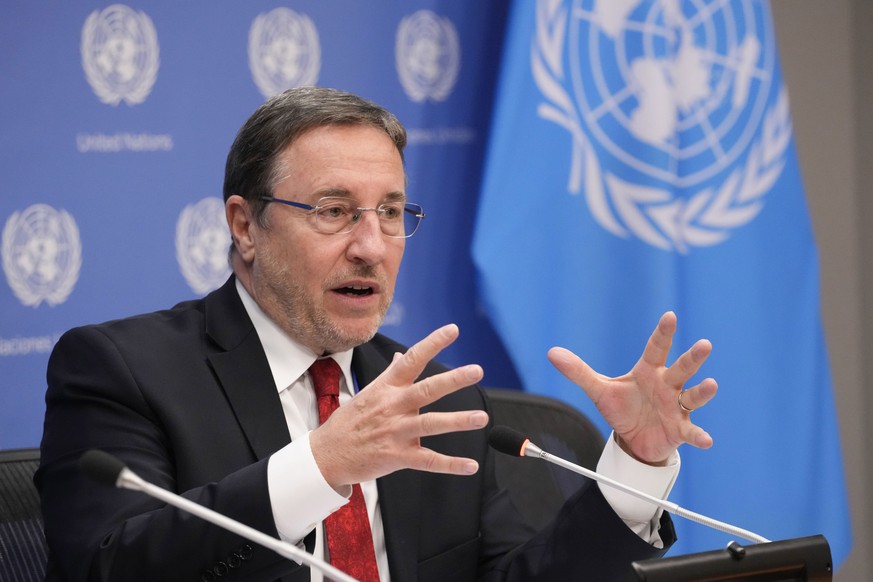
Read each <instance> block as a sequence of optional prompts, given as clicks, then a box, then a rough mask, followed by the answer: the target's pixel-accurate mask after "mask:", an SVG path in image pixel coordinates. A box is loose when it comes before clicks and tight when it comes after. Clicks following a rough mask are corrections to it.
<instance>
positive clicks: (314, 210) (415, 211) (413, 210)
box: [260, 196, 427, 238]
mask: <svg viewBox="0 0 873 582" xmlns="http://www.w3.org/2000/svg"><path fill="white" fill-rule="evenodd" d="M260 199H261V200H263V201H265V202H278V203H279V204H285V205H286V206H291V207H293V208H300V209H301V210H305V211H306V212H307V215H309V216H312V215H315V223H316V225H317V224H318V211H319V210H320V209H321V208H322V207H320V206H319V202H321V201H322V200H325V199H335V200H349V201H352V199H351V198H348V197H344V196H324V197H322V198H319V199H318V200H317V201H316V203H315V206H313V205H311V204H306V203H305V202H294V201H293V200H285V199H284V198H276V197H275V196H261V197H260ZM385 205H386V204H385V203H382V204H380V205H379V206H376V207H375V208H365V207H361V206H358V207H356V208H354V210H355V213H354V214H352V218H351V220H350V221H349V227H348V229H347V230H338V231H336V232H325V231H323V230H319V229H318V228H317V227H316V232H319V233H321V234H327V235H334V234H348V233H350V232H352V230H354V228H355V226H357V225H358V223H360V222H361V217H362V216H363V214H364V212H366V211H367V210H372V211H373V212H375V213H376V214H377V215H378V216H379V217H380V219H379V230H381V232H382V234H383V235H384V236H387V237H389V238H409V237H411V236H412V235H414V234H415V233H416V232H418V227H419V226H421V221H422V220H423V219H424V217H425V216H427V215H426V214H425V213H424V208H422V207H421V205H420V204H415V203H414V202H404V203H403V208H402V210H403V212H408V213H409V214H411V215H413V216H415V217H416V218H418V222H416V223H415V228H414V229H413V230H412V232H410V233H409V234H404V235H403V236H400V235H396V234H388V233H386V232H385V231H384V230H382V226H381V225H382V220H381V215H382V212H384V210H382V207H383V206H385Z"/></svg>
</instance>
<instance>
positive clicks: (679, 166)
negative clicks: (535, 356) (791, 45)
mask: <svg viewBox="0 0 873 582" xmlns="http://www.w3.org/2000/svg"><path fill="white" fill-rule="evenodd" d="M771 31H772V24H771V22H770V15H769V12H768V10H767V7H766V5H765V4H764V3H762V2H756V1H754V0H706V1H704V0H699V1H696V2H676V1H662V2H652V1H643V0H622V1H620V2H617V1H608V2H607V1H598V0H569V1H565V2H562V1H561V0H557V1H556V0H538V3H537V7H536V34H535V38H534V39H533V42H532V48H531V69H532V74H533V77H534V79H535V82H536V84H537V86H538V87H539V89H540V91H541V93H542V95H543V97H544V98H545V102H543V103H541V104H540V107H539V110H538V111H539V114H540V115H541V116H542V117H543V118H545V119H547V120H549V121H552V122H554V123H557V124H558V125H560V126H561V127H563V128H565V129H566V130H567V131H568V132H569V133H570V136H571V138H572V156H571V159H572V162H571V167H570V172H569V174H570V175H569V179H568V186H567V189H568V191H569V192H570V193H573V194H578V193H579V192H580V191H582V190H583V186H584V192H585V197H586V201H587V203H588V207H589V209H590V211H591V213H592V215H593V216H594V218H595V219H596V220H597V222H598V223H599V224H600V225H601V226H602V227H603V228H605V229H606V230H608V231H609V232H611V233H613V234H615V235H617V236H621V237H625V238H626V237H629V236H635V237H637V238H638V239H640V240H642V241H644V242H646V243H648V244H650V245H653V246H655V247H658V248H661V249H665V250H675V251H678V252H681V253H687V252H689V250H690V249H691V247H695V246H707V245H715V244H718V243H720V242H722V241H724V240H725V239H726V238H727V237H728V236H729V235H730V232H731V230H733V229H736V228H738V227H741V226H743V225H745V224H747V223H748V222H750V221H751V220H752V219H754V218H755V217H756V216H757V215H758V213H759V212H760V211H761V209H762V208H763V205H764V198H765V195H766V194H767V192H768V191H769V190H770V188H771V187H772V186H773V184H774V183H775V182H776V180H777V178H778V177H779V175H780V174H781V172H782V168H783V166H784V163H785V152H786V150H787V146H788V144H789V143H790V142H791V133H792V128H791V120H790V117H789V114H788V98H787V95H786V92H785V89H784V87H783V86H781V85H780V86H774V82H773V76H774V73H775V68H774V67H775V58H776V57H775V47H774V44H775V43H774V39H773V36H772V32H771ZM774 89H775V90H774ZM583 183H584V184H583Z"/></svg>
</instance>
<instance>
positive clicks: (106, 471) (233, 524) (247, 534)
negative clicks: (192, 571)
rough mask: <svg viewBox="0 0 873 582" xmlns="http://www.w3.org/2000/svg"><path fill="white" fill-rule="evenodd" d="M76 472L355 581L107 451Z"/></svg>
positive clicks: (342, 580)
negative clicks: (130, 466) (146, 477)
mask: <svg viewBox="0 0 873 582" xmlns="http://www.w3.org/2000/svg"><path fill="white" fill-rule="evenodd" d="M79 469H80V470H81V471H82V472H83V473H85V475H87V476H88V477H90V478H91V479H93V480H95V481H97V482H98V483H102V484H104V485H109V486H111V487H119V488H121V489H132V490H133V491H141V492H143V493H145V494H147V495H150V496H151V497H154V498H156V499H159V500H161V501H163V502H164V503H167V504H169V505H172V506H174V507H178V508H179V509H181V510H183V511H186V512H188V513H190V514H192V515H196V516H197V517H199V518H201V519H205V520H206V521H208V522H210V523H213V524H215V525H217V526H219V527H221V528H224V529H226V530H228V531H230V532H233V533H235V534H237V535H239V536H242V537H244V538H246V539H248V540H251V541H253V542H255V543H256V544H259V545H261V546H264V547H265V548H268V549H270V550H273V551H274V552H276V553H277V554H279V555H280V556H283V557H285V558H288V559H290V560H294V561H295V562H297V563H298V564H299V563H303V564H306V565H307V566H309V567H311V568H315V569H316V570H318V571H320V572H321V573H322V574H324V575H325V576H327V577H329V578H331V579H332V580H335V581H336V582H358V581H357V580H355V579H354V578H352V577H351V576H349V575H348V574H346V573H345V572H343V571H341V570H339V569H337V568H335V567H334V566H331V565H330V564H328V563H327V562H325V561H323V560H319V559H318V558H316V557H315V556H313V555H312V554H310V553H308V552H306V551H304V550H301V549H300V548H298V547H297V546H294V545H293V544H289V543H288V542H284V541H282V540H279V539H276V538H274V537H271V536H268V535H267V534H265V533H263V532H260V531H258V530H256V529H254V528H252V527H249V526H247V525H246V524H244V523H240V522H238V521H236V520H234V519H231V518H229V517H227V516H226V515H222V514H220V513H218V512H217V511H213V510H212V509H209V508H208V507H204V506H203V505H200V504H197V503H194V502H193V501H191V500H189V499H186V498H184V497H181V496H179V495H176V494H175V493H171V492H170V491H167V490H166V489H161V488H160V487H158V486H157V485H153V484H151V483H149V482H148V481H145V480H143V479H142V478H140V477H139V475H137V474H136V473H134V472H133V471H131V470H130V469H128V468H127V467H126V466H125V465H124V463H123V462H121V461H120V460H119V459H117V458H116V457H113V456H112V455H110V454H109V453H107V452H104V451H99V450H96V449H92V450H90V451H87V452H86V453H85V454H84V455H82V456H81V458H80V459H79Z"/></svg>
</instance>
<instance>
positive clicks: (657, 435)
mask: <svg viewBox="0 0 873 582" xmlns="http://www.w3.org/2000/svg"><path fill="white" fill-rule="evenodd" d="M675 332H676V315H675V314H674V313H673V312H667V313H665V314H664V315H662V316H661V319H660V321H659V322H658V326H657V327H656V328H655V331H654V332H653V333H652V335H651V336H650V337H649V341H648V343H647V344H646V347H645V349H644V350H643V355H642V357H641V358H640V359H639V361H638V362H637V363H636V365H635V366H634V367H633V368H632V369H631V371H630V372H628V373H627V374H625V375H623V376H619V377H617V378H610V377H607V376H604V375H602V374H598V373H597V372H595V371H594V370H593V369H592V368H591V367H590V366H589V365H588V364H586V363H585V362H584V361H583V360H582V359H581V358H579V357H578V356H577V355H575V354H574V353H572V352H571V351H569V350H567V349H564V348H559V347H555V348H552V349H551V350H549V361H550V362H552V364H553V365H554V366H555V367H556V368H557V369H558V370H559V371H560V372H561V373H562V374H564V376H566V377H567V378H568V379H570V380H571V381H573V382H575V383H576V384H578V385H579V386H581V387H582V389H583V390H585V393H586V394H587V395H588V397H589V398H590V399H591V400H592V401H593V402H594V404H595V405H596V406H597V409H598V410H599V411H600V414H602V415H603V417H604V418H605V419H606V421H607V422H608V423H609V425H610V426H612V428H613V429H614V430H615V433H616V435H617V436H618V442H619V444H620V445H621V446H622V448H623V449H624V450H625V451H627V452H628V453H630V454H631V455H633V456H634V457H636V458H637V459H639V460H640V461H643V462H646V463H650V464H655V465H657V464H661V463H663V462H664V461H665V460H666V459H667V458H668V457H669V456H670V454H671V453H672V452H673V451H674V450H676V448H677V447H678V446H679V445H681V444H683V443H689V444H691V445H693V446H695V447H699V448H709V447H711V446H712V437H710V436H709V434H708V433H707V432H706V431H704V430H703V429H702V428H700V427H699V426H697V425H695V424H694V423H692V422H691V419H690V413H689V411H691V410H694V409H697V408H700V407H701V406H703V405H705V404H706V403H707V402H709V401H710V400H711V399H712V398H713V397H714V396H715V393H716V391H717V390H718V385H717V384H716V382H715V380H713V379H712V378H707V379H705V380H703V381H702V382H700V384H698V385H696V386H694V387H692V388H689V389H688V390H685V391H684V392H683V389H684V385H685V383H686V382H687V381H688V380H689V379H690V378H691V377H692V376H693V375H694V374H696V373H697V371H698V370H699V369H700V366H701V365H702V364H703V362H704V361H706V358H707V357H709V354H710V352H711V351H712V344H710V343H709V341H708V340H699V341H697V342H696V343H695V344H694V345H693V346H692V347H691V349H689V350H688V351H686V352H685V353H683V354H682V355H681V356H679V358H678V359H677V360H676V361H675V362H674V363H673V364H672V365H671V366H667V355H668V354H669V352H670V347H671V345H672V343H673V334H674V333H675ZM680 395H681V396H680ZM680 398H681V400H680ZM680 404H681V406H680ZM683 407H684V408H683Z"/></svg>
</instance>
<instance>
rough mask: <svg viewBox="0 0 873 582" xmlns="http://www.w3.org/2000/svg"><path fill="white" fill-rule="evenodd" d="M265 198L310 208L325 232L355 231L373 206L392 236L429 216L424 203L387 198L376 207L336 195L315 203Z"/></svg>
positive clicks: (407, 234)
mask: <svg viewBox="0 0 873 582" xmlns="http://www.w3.org/2000/svg"><path fill="white" fill-rule="evenodd" d="M261 200H266V201H267V202H278V203H280V204H286V205H288V206H293V207H294V208H301V209H303V210H306V211H307V214H309V215H314V216H315V230H317V231H318V232H321V233H323V234H345V233H347V232H351V231H352V229H353V228H355V225H357V224H358V223H359V222H360V221H361V216H363V214H364V212H366V211H367V210H372V211H373V212H375V213H376V214H377V215H378V216H379V226H380V228H381V229H382V234H384V235H385V236H389V237H391V238H409V237H411V236H412V235H413V234H415V231H416V230H418V225H419V224H421V219H422V218H424V216H425V215H424V211H423V210H422V208H421V206H419V205H418V204H412V203H410V202H406V203H401V202H386V203H384V204H380V205H379V206H377V207H376V208H361V207H359V206H356V204H357V203H356V202H355V201H354V200H351V199H349V198H341V197H335V196H326V197H324V198H321V199H320V200H318V202H316V203H315V206H311V205H309V204H304V203H302V202H292V201H291V200H283V199H281V198H274V197H273V196H261Z"/></svg>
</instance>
